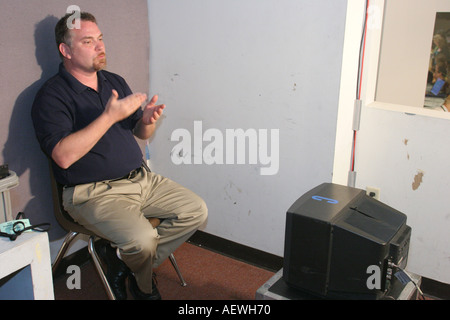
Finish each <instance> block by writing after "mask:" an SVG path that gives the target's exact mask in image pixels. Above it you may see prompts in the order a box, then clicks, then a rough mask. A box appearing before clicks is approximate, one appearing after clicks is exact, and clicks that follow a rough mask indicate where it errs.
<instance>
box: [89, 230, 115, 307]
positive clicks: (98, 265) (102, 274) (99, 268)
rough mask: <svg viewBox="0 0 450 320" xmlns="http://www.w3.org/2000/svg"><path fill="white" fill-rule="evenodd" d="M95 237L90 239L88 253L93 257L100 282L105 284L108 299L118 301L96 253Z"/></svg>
mask: <svg viewBox="0 0 450 320" xmlns="http://www.w3.org/2000/svg"><path fill="white" fill-rule="evenodd" d="M95 238H96V237H95V236H90V237H89V243H88V251H89V254H90V255H91V257H92V260H93V261H94V265H95V269H96V270H97V273H98V275H99V276H100V280H101V281H102V283H103V286H104V287H105V290H106V294H107V295H108V298H109V299H110V300H116V297H115V295H114V293H113V291H112V289H111V287H110V285H109V283H108V280H107V279H106V276H105V272H104V271H103V268H102V265H101V263H100V259H99V257H98V255H97V252H96V251H95V245H94V243H95Z"/></svg>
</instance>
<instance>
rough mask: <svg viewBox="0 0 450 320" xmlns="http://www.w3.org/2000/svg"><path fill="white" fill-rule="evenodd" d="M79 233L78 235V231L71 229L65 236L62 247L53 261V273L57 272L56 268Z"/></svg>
mask: <svg viewBox="0 0 450 320" xmlns="http://www.w3.org/2000/svg"><path fill="white" fill-rule="evenodd" d="M77 235H78V232H75V231H71V232H69V233H68V234H67V235H66V237H65V238H64V241H63V243H62V245H61V248H60V249H59V251H58V254H57V255H56V258H55V261H54V262H53V265H52V273H53V274H55V272H56V269H57V268H58V266H59V263H60V262H61V261H62V259H63V258H64V255H65V254H66V251H67V249H68V248H69V245H70V243H71V242H72V240H73V239H74V238H75V237H76V236H77Z"/></svg>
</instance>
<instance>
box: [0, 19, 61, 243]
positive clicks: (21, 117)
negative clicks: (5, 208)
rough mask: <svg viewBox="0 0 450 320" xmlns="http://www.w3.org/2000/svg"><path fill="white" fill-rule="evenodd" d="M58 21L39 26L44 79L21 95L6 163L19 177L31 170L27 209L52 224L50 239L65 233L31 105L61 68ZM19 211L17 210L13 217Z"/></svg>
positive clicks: (38, 219)
mask: <svg viewBox="0 0 450 320" xmlns="http://www.w3.org/2000/svg"><path fill="white" fill-rule="evenodd" d="M57 22H58V18H56V17H54V16H47V17H46V18H45V19H43V20H42V21H40V22H39V23H37V24H36V26H35V32H34V40H35V45H36V51H35V56H36V60H37V63H38V64H39V66H40V67H41V69H42V73H41V78H40V79H39V80H37V81H36V82H34V83H33V84H32V85H30V86H29V87H28V88H26V89H25V90H24V91H23V92H22V93H21V94H20V95H19V96H18V97H17V100H16V102H15V104H14V109H13V111H12V115H11V120H10V124H9V136H8V139H7V142H6V144H5V147H4V149H3V157H4V160H5V163H9V164H10V167H13V168H14V169H13V170H14V171H15V172H16V173H17V175H18V176H19V177H20V176H22V174H24V173H25V172H26V171H27V170H29V175H30V181H29V184H30V192H31V195H32V198H31V199H30V200H29V202H28V203H27V205H26V206H25V208H24V210H23V211H24V212H25V214H26V216H27V218H29V219H30V222H31V223H32V224H38V223H43V222H50V223H51V229H50V231H49V237H50V240H54V239H57V238H59V237H61V236H62V235H63V234H64V233H65V232H64V231H63V229H62V228H61V227H60V226H59V225H58V223H57V222H56V220H55V218H54V211H53V200H52V191H51V184H50V171H49V164H48V160H47V157H46V156H45V155H44V153H43V152H42V151H41V149H40V147H39V144H38V142H37V139H36V136H35V133H34V128H33V123H32V120H31V106H32V104H33V101H34V97H35V95H36V93H37V91H38V90H39V89H40V88H41V86H42V85H43V84H44V83H45V81H46V80H47V79H49V78H50V77H52V76H53V75H54V74H56V73H57V71H58V66H59V63H60V58H59V55H58V52H57V49H56V44H55V37H54V28H55V25H56V23H57ZM12 164H13V165H12ZM15 214H16V213H15V212H13V216H15Z"/></svg>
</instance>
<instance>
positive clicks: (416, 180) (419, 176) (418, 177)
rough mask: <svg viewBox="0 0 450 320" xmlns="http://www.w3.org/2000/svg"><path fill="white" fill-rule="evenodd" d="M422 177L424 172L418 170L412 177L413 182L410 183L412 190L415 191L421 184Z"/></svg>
mask: <svg viewBox="0 0 450 320" xmlns="http://www.w3.org/2000/svg"><path fill="white" fill-rule="evenodd" d="M423 176H424V172H423V171H422V170H418V171H417V174H416V175H415V176H414V182H413V183H412V189H413V190H417V189H418V188H419V186H420V184H421V183H422V178H423Z"/></svg>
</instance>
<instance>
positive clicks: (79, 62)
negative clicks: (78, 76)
mask: <svg viewBox="0 0 450 320" xmlns="http://www.w3.org/2000/svg"><path fill="white" fill-rule="evenodd" d="M70 19H74V14H73V13H68V14H66V15H65V16H64V17H62V18H61V19H60V20H59V21H58V23H57V24H56V27H55V39H56V45H57V47H58V51H59V54H60V56H61V58H62V59H63V61H64V63H65V64H66V66H67V64H69V65H71V66H72V67H76V68H81V69H83V70H85V71H89V70H93V71H98V70H101V69H103V68H104V67H105V66H106V55H105V46H104V44H103V34H102V33H101V32H100V29H99V28H98V26H97V20H96V19H95V17H94V16H93V15H92V14H90V13H87V12H80V14H79V19H80V21H79V24H77V23H76V24H73V23H72V21H70Z"/></svg>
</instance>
